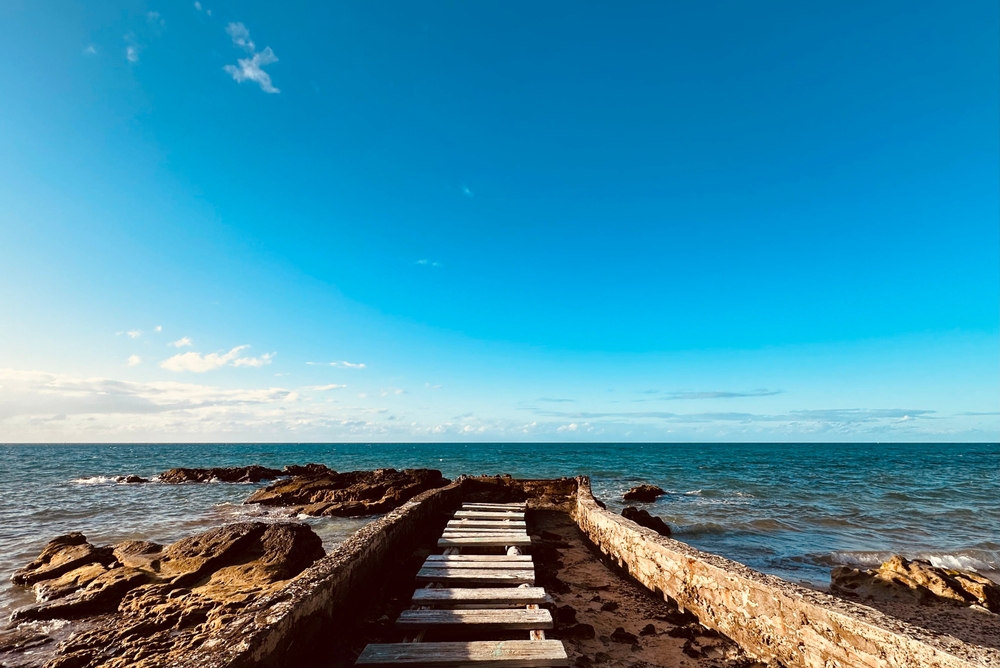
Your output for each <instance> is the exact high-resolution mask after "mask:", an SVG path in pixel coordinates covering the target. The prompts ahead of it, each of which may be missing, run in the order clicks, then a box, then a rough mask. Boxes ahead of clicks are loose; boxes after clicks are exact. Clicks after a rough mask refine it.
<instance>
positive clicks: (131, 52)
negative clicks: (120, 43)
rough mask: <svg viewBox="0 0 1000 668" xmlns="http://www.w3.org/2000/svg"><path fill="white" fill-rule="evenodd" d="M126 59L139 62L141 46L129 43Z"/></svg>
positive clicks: (126, 49)
mask: <svg viewBox="0 0 1000 668" xmlns="http://www.w3.org/2000/svg"><path fill="white" fill-rule="evenodd" d="M125 60H127V61H128V62H130V63H137V62H139V47H137V46H135V45H132V44H130V45H128V46H126V47H125Z"/></svg>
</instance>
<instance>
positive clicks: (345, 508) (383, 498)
mask: <svg viewBox="0 0 1000 668" xmlns="http://www.w3.org/2000/svg"><path fill="white" fill-rule="evenodd" d="M447 484H448V480H447V479H445V478H443V477H442V476H441V472H440V471H436V470H433V469H406V470H404V471H397V470H395V469H376V470H374V471H351V472H349V473H335V472H331V473H328V474H322V475H317V476H299V477H295V478H291V479H288V480H279V481H278V482H275V483H273V484H271V485H268V486H267V487H265V488H264V489H259V490H257V491H256V492H254V493H253V494H251V495H250V498H248V499H247V500H246V501H245V502H244V503H260V504H264V505H269V506H293V507H295V508H296V510H297V512H302V513H305V514H307V515H314V516H319V515H334V516H338V517H353V516H357V515H374V514H376V513H385V512H388V511H390V510H392V509H393V508H397V507H398V506H401V505H402V504H404V503H405V502H407V501H409V500H410V499H411V498H413V497H414V496H416V495H417V494H420V493H421V492H425V491H427V490H429V489H434V488H436V487H444V486H445V485H447Z"/></svg>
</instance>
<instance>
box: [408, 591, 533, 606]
mask: <svg viewBox="0 0 1000 668" xmlns="http://www.w3.org/2000/svg"><path fill="white" fill-rule="evenodd" d="M546 600H547V596H546V594H545V590H544V589H542V588H541V587H459V588H445V587H441V588H439V589H417V590H416V591H414V592H413V599H412V602H413V604H414V605H439V606H449V605H500V604H503V605H530V604H533V603H544V602H545V601H546Z"/></svg>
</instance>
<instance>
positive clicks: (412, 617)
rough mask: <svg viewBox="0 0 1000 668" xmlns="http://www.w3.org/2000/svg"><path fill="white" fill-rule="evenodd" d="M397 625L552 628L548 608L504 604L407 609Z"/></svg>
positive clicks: (453, 628)
mask: <svg viewBox="0 0 1000 668" xmlns="http://www.w3.org/2000/svg"><path fill="white" fill-rule="evenodd" d="M396 628H398V629H400V630H404V631H409V630H416V629H435V630H441V631H466V630H468V631H532V630H534V629H551V628H552V615H551V614H549V611H548V610H528V609H525V608H500V609H497V610H490V609H483V610H403V612H401V613H400V615H399V618H398V619H397V620H396Z"/></svg>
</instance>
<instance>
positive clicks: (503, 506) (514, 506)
mask: <svg viewBox="0 0 1000 668" xmlns="http://www.w3.org/2000/svg"><path fill="white" fill-rule="evenodd" d="M462 508H467V509H473V510H475V509H485V510H494V509H496V510H525V509H526V508H527V504H526V503H523V502H522V503H463V504H462Z"/></svg>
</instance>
